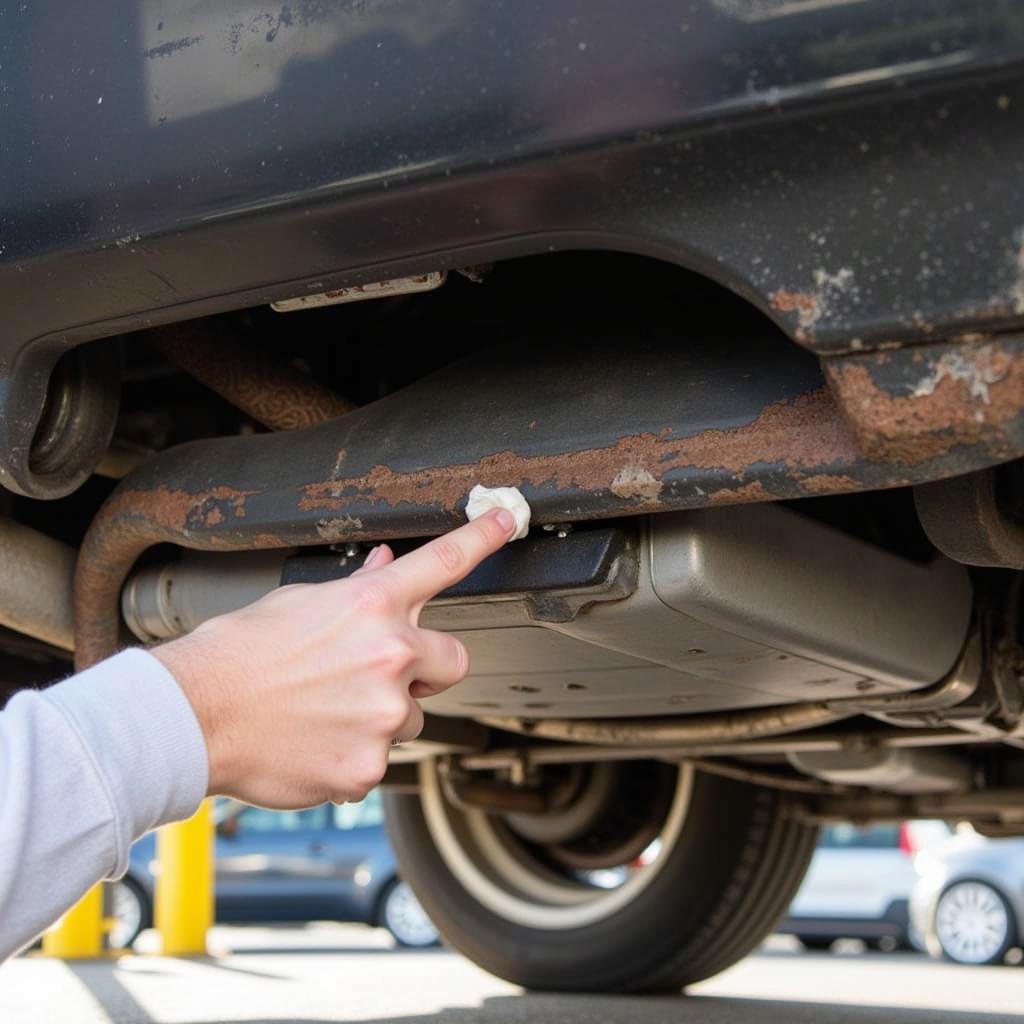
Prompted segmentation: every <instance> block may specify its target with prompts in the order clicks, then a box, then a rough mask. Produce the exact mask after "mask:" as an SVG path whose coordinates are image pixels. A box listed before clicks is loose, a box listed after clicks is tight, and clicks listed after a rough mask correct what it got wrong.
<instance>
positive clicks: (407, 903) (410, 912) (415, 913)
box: [384, 882, 438, 946]
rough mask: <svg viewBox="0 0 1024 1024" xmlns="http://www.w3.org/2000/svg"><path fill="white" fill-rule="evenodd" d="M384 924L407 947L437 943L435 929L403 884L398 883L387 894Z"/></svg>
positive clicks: (418, 902) (417, 901) (407, 887)
mask: <svg viewBox="0 0 1024 1024" xmlns="http://www.w3.org/2000/svg"><path fill="white" fill-rule="evenodd" d="M384 923H385V924H386V925H387V927H388V931H390V932H391V934H392V935H394V936H395V938H396V939H398V941H399V942H403V943H405V945H407V946H432V945H433V944H434V943H435V942H437V938H438V936H437V929H436V928H435V927H434V924H433V922H432V921H431V920H430V918H429V917H427V912H426V911H425V910H424V909H423V907H422V906H420V901H419V900H418V899H416V896H415V895H414V894H413V891H412V889H410V888H409V886H408V885H407V884H406V883H405V882H399V883H398V885H396V886H395V887H394V889H392V890H391V892H390V893H389V894H388V899H387V903H385V904H384Z"/></svg>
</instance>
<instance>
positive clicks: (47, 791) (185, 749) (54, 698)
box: [0, 650, 207, 959]
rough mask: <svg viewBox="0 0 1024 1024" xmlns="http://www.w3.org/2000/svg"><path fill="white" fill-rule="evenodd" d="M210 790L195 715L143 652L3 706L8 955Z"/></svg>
mask: <svg viewBox="0 0 1024 1024" xmlns="http://www.w3.org/2000/svg"><path fill="white" fill-rule="evenodd" d="M206 788H207V759H206V748H205V745H204V742H203V735H202V732H201V731H200V728H199V725H198V723H197V721H196V718H195V715H194V714H193V712H192V709H191V707H190V705H189V703H188V701H187V699H186V698H185V695H184V694H183V693H182V691H181V689H180V688H179V686H178V684H177V683H176V682H175V680H174V678H173V677H172V676H171V675H170V673H169V672H168V671H167V669H166V668H164V666H163V665H162V664H161V663H160V662H159V661H157V660H156V659H155V658H153V657H152V656H151V655H149V654H147V653H145V652H143V651H140V650H130V651H124V652H122V653H121V654H119V655H117V656H116V657H115V658H112V659H110V660H109V661H106V662H104V663H102V664H101V665H98V666H96V667H95V668H92V669H90V670H88V671H87V672H83V673H80V674H79V675H77V676H73V677H72V678H71V679H68V680H66V681H65V682H63V683H59V684H58V685H56V686H53V687H51V688H50V689H48V690H45V691H43V692H25V693H21V694H18V695H17V696H15V697H14V698H13V699H12V700H11V701H10V703H9V704H8V706H7V708H6V710H4V711H3V712H0V959H2V958H3V957H5V956H7V955H9V954H10V953H12V952H14V951H15V950H17V949H19V948H20V947H21V946H23V945H25V944H26V943H28V942H30V941H31V940H32V939H33V938H34V937H35V936H36V935H38V934H39V933H40V932H41V931H42V930H43V929H44V928H46V927H47V926H48V925H49V924H51V923H52V922H53V921H54V920H56V918H57V917H59V916H60V915H61V914H62V913H63V912H64V911H65V910H66V909H67V908H68V907H70V906H71V905H72V904H73V903H74V902H75V901H76V900H77V899H78V898H79V897H80V896H81V895H82V894H84V893H85V892H86V891H87V890H88V888H89V887H90V886H91V885H92V884H93V883H95V882H97V881H98V880H100V879H101V878H111V877H118V876H119V875H121V874H123V872H124V870H125V868H126V866H127V859H128V851H129V848H130V846H131V844H132V842H133V841H134V840H135V839H137V838H138V837H139V836H141V835H142V834H144V833H145V832H147V831H149V830H150V829H152V828H155V827H156V826H157V825H160V824H163V823H165V822H168V821H174V820H177V819H181V818H184V817H188V816H189V815H190V814H191V813H192V812H193V811H195V809H196V807H197V806H198V805H199V802H200V801H201V800H202V798H203V796H204V795H205V793H206Z"/></svg>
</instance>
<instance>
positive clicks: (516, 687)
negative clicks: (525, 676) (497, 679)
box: [509, 683, 540, 693]
mask: <svg viewBox="0 0 1024 1024" xmlns="http://www.w3.org/2000/svg"><path fill="white" fill-rule="evenodd" d="M509 689H510V690H511V691H512V692H513V693H540V687H539V686H524V685H523V684H522V683H513V685H512V686H510V687H509Z"/></svg>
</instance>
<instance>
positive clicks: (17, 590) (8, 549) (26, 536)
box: [0, 517, 75, 651]
mask: <svg viewBox="0 0 1024 1024" xmlns="http://www.w3.org/2000/svg"><path fill="white" fill-rule="evenodd" d="M0 565H3V567H4V570H3V572H2V573H0V625H3V626H6V627H7V628H8V629H13V630H15V631H16V632H18V633H24V634H25V635H26V636H31V637H34V638H35V639H36V640H42V641H43V642H44V643H48V644H52V645H53V646H54V647H60V648H61V649H62V650H65V651H71V650H74V647H75V640H74V628H73V623H72V614H71V584H72V580H73V578H74V574H75V550H74V548H71V547H68V545H67V544H62V543H61V542H60V541H59V540H54V539H53V538H52V537H47V536H46V535H45V534H43V533H39V531H38V530H33V529H31V528H30V527H28V526H23V525H22V524H21V523H18V522H15V520H13V519H9V518H6V517H3V518H0Z"/></svg>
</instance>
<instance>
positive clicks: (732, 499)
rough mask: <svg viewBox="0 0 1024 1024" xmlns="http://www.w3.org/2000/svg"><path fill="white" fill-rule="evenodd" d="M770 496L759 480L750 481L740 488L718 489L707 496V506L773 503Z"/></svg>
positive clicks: (769, 492) (774, 497) (772, 498)
mask: <svg viewBox="0 0 1024 1024" xmlns="http://www.w3.org/2000/svg"><path fill="white" fill-rule="evenodd" d="M777 497H778V495H775V494H772V492H771V491H769V490H768V489H767V488H766V487H765V486H764V484H763V483H761V481H760V480H752V481H751V482H750V483H749V484H744V485H743V486H742V487H720V488H719V489H718V490H717V491H712V492H711V493H710V494H709V495H708V504H709V505H742V504H745V503H750V502H752V501H774V500H775V499H776V498H777Z"/></svg>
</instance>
